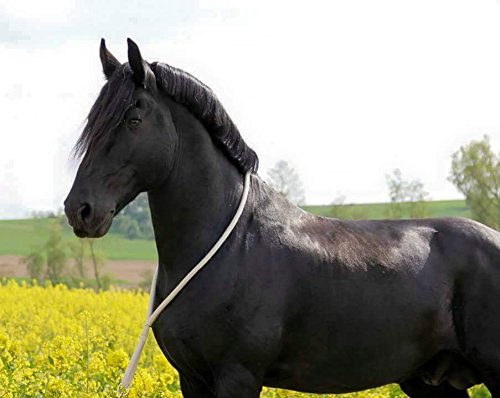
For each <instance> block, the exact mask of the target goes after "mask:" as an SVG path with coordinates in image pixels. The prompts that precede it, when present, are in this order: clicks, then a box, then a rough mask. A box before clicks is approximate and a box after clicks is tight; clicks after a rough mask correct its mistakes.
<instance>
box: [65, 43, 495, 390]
mask: <svg viewBox="0 0 500 398" xmlns="http://www.w3.org/2000/svg"><path fill="white" fill-rule="evenodd" d="M128 45H129V47H128V58H129V62H128V63H126V64H120V62H118V61H117V60H116V58H114V57H113V56H112V55H111V54H110V53H109V52H108V51H107V50H106V47H105V45H104V41H102V42H101V51H100V55H101V61H102V66H103V69H104V74H105V76H106V77H107V79H108V81H107V83H106V84H105V85H104V87H103V88H102V90H101V92H100V94H99V97H98V99H97V100H96V102H95V104H94V105H93V107H92V109H91V111H90V113H89V115H88V122H87V124H86V127H85V128H84V131H83V133H82V135H81V137H80V139H79V141H78V143H77V146H76V150H77V153H79V154H81V155H84V156H83V160H82V162H81V164H80V167H79V169H78V173H77V175H76V179H75V182H74V185H73V187H72V189H71V191H70V193H69V195H68V198H67V199H66V201H65V210H66V214H67V216H68V219H69V222H70V224H71V225H72V226H73V229H74V232H75V234H76V235H77V236H80V237H100V236H103V235H104V234H106V232H107V231H108V229H109V227H110V225H111V222H112V219H113V217H114V216H115V215H116V214H117V213H118V212H119V211H120V210H121V209H122V208H123V207H124V206H125V205H126V204H127V203H129V202H130V201H131V200H132V199H133V198H134V197H135V196H136V195H137V194H138V193H139V192H143V191H147V192H148V195H149V204H150V207H151V214H152V217H153V225H154V231H155V238H156V244H157V249H158V254H159V275H158V284H157V288H156V305H158V304H159V303H160V302H161V301H162V300H163V299H164V298H165V297H166V295H167V294H168V293H169V292H170V290H171V289H172V288H173V287H174V286H175V285H176V284H177V283H178V282H179V281H180V280H181V279H182V278H183V277H184V275H185V274H186V273H187V272H188V271H189V270H190V268H191V267H192V266H193V265H194V264H196V263H197V262H198V261H199V260H200V258H201V257H202V256H203V255H204V254H205V253H206V252H207V251H208V250H209V249H210V247H211V246H212V245H213V243H214V242H215V241H216V240H217V239H218V238H219V236H220V235H221V233H222V232H223V231H224V229H225V228H226V226H227V224H228V223H229V221H230V220H231V218H232V217H233V214H234V212H235V209H236V207H237V205H238V203H239V201H240V197H241V194H242V190H243V175H244V174H245V173H247V172H251V173H252V175H251V186H250V194H249V198H248V202H247V204H246V207H245V210H244V212H243V214H242V217H241V219H240V220H239V222H238V224H237V226H236V228H235V230H234V231H233V233H232V235H231V236H230V237H229V239H228V240H227V241H226V243H225V244H224V245H223V246H222V248H221V249H220V251H219V252H218V253H217V254H216V255H215V257H214V258H213V259H212V260H211V262H210V263H209V264H208V265H207V267H206V268H205V269H203V271H201V272H200V274H198V275H197V276H196V277H195V279H193V281H192V282H191V283H190V284H189V285H188V286H187V287H186V288H185V290H184V291H182V293H181V294H180V295H179V297H177V298H176V299H175V301H174V302H173V303H172V304H171V306H169V307H168V308H167V310H166V311H164V312H163V314H162V315H161V316H160V317H159V318H158V320H157V321H156V323H155V324H154V325H153V330H154V334H155V337H156V340H157V342H158V344H159V346H160V347H161V349H162V351H163V353H164V354H165V356H166V357H167V358H168V360H169V361H170V362H171V363H172V365H173V366H174V367H175V368H176V369H177V370H178V371H179V376H180V383H181V387H182V392H183V395H184V396H185V397H187V398H201V397H203V398H206V397H219V398H234V397H236V396H238V397H241V398H251V397H258V396H259V393H260V391H261V388H262V386H263V385H266V386H273V387H281V388H285V389H292V390H298V391H306V392H313V393H345V392H350V391H357V390H363V389H367V388H372V387H376V386H381V385H384V384H387V383H399V384H400V385H401V387H402V389H403V391H405V392H406V393H407V394H408V395H409V396H411V397H426V398H428V397H467V396H468V394H467V391H466V388H468V387H470V386H472V385H474V384H477V383H481V382H484V383H485V384H486V386H487V387H488V388H489V390H490V391H491V393H492V395H493V397H496V398H499V397H500V317H499V314H500V234H499V233H498V232H496V231H494V230H492V229H490V228H488V227H485V226H483V225H481V224H479V223H477V222H474V221H470V220H467V219H458V218H439V219H426V220H401V221H344V220H337V219H328V218H322V217H316V216H313V215H311V214H309V213H307V212H305V211H303V210H301V209H300V208H298V207H296V206H294V205H292V204H291V203H290V202H288V201H287V200H286V199H285V198H284V197H282V196H281V195H279V194H278V193H276V192H275V191H274V190H273V189H272V188H270V187H269V186H268V185H266V184H265V183H264V182H263V181H262V180H261V179H260V178H259V177H258V176H257V174H256V171H257V166H258V159H257V156H256V154H255V152H254V151H253V150H252V149H250V148H249V147H248V146H247V145H246V144H245V142H244V141H243V139H242V138H241V136H240V134H239V132H238V130H237V128H236V126H235V125H234V124H233V122H232V121H231V119H230V118H229V116H228V115H227V113H226V112H225V110H224V108H223V107H222V105H221V104H220V102H219V101H218V100H217V98H216V97H215V95H214V94H213V93H212V91H211V90H210V89H209V88H208V87H207V86H205V85H204V84H203V83H201V82H200V81H198V80H197V79H195V78H194V77H192V76H191V75H189V74H188V73H186V72H183V71H181V70H179V69H176V68H173V67H171V66H169V65H166V64H162V63H158V62H154V63H151V64H150V63H147V62H145V61H144V60H143V58H142V57H141V54H140V52H139V49H138V47H137V46H136V44H135V43H134V42H132V41H130V40H129V42H128Z"/></svg>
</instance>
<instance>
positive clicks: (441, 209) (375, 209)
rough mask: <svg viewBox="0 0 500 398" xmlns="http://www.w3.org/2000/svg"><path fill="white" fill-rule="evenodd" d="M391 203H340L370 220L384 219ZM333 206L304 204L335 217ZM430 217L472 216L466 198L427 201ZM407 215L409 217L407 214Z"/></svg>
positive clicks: (312, 210)
mask: <svg viewBox="0 0 500 398" xmlns="http://www.w3.org/2000/svg"><path fill="white" fill-rule="evenodd" d="M389 206H390V204H389V203H364V204H352V205H347V204H346V205H340V207H348V208H349V209H351V210H352V212H353V213H356V214H362V215H363V217H362V218H367V219H370V220H382V219H385V218H387V210H388V208H389ZM333 207H334V206H331V205H323V206H304V209H305V210H307V211H310V212H311V213H314V214H317V215H321V216H325V217H333V214H334V213H333ZM427 210H428V212H429V217H471V212H470V209H469V207H468V206H467V204H466V203H465V200H434V201H430V202H427ZM407 217H409V216H408V215H407Z"/></svg>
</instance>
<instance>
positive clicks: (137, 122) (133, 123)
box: [128, 118, 142, 127]
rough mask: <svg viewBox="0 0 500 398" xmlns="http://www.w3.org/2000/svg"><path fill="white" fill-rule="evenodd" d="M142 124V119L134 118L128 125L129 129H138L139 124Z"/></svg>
mask: <svg viewBox="0 0 500 398" xmlns="http://www.w3.org/2000/svg"><path fill="white" fill-rule="evenodd" d="M141 122H142V120H141V119H137V118H134V119H130V120H129V121H128V125H129V127H137V126H138V125H139V124H141Z"/></svg>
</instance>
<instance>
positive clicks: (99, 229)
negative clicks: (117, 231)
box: [73, 213, 113, 238]
mask: <svg viewBox="0 0 500 398" xmlns="http://www.w3.org/2000/svg"><path fill="white" fill-rule="evenodd" d="M111 224H113V213H109V214H107V215H106V217H104V219H103V220H102V222H101V223H100V224H97V226H95V227H92V228H85V229H83V228H79V227H73V233H74V234H75V235H76V236H78V237H79V238H101V237H103V236H104V235H106V234H107V233H108V231H109V229H110V228H111Z"/></svg>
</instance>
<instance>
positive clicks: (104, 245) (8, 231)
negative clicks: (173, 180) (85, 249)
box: [0, 218, 156, 260]
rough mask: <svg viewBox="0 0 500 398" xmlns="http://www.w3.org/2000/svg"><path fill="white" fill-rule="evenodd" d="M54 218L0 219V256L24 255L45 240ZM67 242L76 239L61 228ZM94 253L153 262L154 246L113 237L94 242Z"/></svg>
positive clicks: (147, 241) (141, 241)
mask: <svg viewBox="0 0 500 398" xmlns="http://www.w3.org/2000/svg"><path fill="white" fill-rule="evenodd" d="M53 222H55V221H54V219H47V218H45V219H28V220H0V255H3V254H13V255H21V256H25V255H27V254H28V253H30V252H31V251H32V250H33V248H35V247H37V246H40V245H42V244H43V243H45V241H46V240H47V236H48V231H49V228H50V225H51V223H53ZM63 237H64V239H65V240H67V241H68V242H69V241H71V240H75V239H77V238H76V237H75V236H74V235H73V232H72V231H71V229H69V228H64V229H63ZM95 248H96V250H99V251H102V252H104V254H105V256H106V258H107V259H108V260H156V246H155V242H154V241H152V240H139V239H138V240H128V239H125V238H124V237H122V236H120V235H117V234H111V233H110V234H108V235H106V236H105V237H104V238H102V239H96V241H95Z"/></svg>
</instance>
